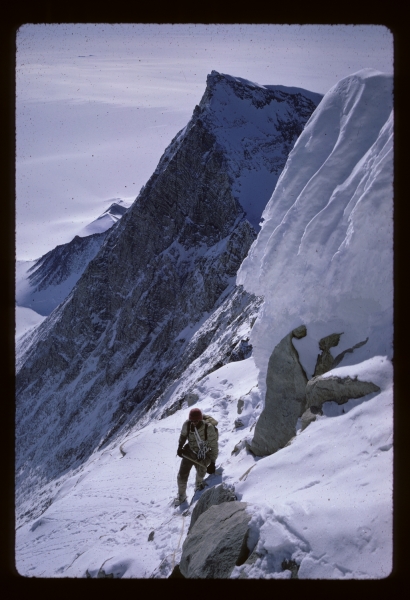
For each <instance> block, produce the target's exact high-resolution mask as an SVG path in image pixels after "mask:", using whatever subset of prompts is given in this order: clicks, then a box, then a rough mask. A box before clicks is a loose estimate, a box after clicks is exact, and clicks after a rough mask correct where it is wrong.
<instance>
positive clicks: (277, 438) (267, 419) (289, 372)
mask: <svg viewBox="0 0 410 600" xmlns="http://www.w3.org/2000/svg"><path fill="white" fill-rule="evenodd" d="M305 336H306V327H305V326H304V325H301V326H300V327H298V328H297V329H294V330H293V331H291V332H290V333H289V334H288V335H287V336H286V337H284V338H283V340H282V341H281V342H280V343H279V344H278V345H277V346H276V348H275V349H274V350H273V352H272V355H271V357H270V359H269V364H268V372H267V375H266V398H265V407H264V409H263V411H262V413H261V415H260V417H259V419H258V421H257V423H256V426H255V434H254V437H253V440H252V442H251V445H250V449H251V451H252V452H253V453H254V454H256V455H257V456H267V455H269V454H273V453H274V452H276V451H277V450H279V449H280V448H283V447H284V446H285V445H286V444H287V442H288V441H289V440H290V439H291V438H292V437H293V436H294V435H295V433H296V424H297V420H298V418H299V417H301V416H302V414H303V412H304V411H305V408H306V399H305V390H306V384H307V377H306V374H305V371H304V370H303V367H302V365H301V364H300V362H299V355H298V353H297V351H296V349H295V347H294V346H293V344H292V338H293V337H296V338H298V339H300V338H302V337H305Z"/></svg>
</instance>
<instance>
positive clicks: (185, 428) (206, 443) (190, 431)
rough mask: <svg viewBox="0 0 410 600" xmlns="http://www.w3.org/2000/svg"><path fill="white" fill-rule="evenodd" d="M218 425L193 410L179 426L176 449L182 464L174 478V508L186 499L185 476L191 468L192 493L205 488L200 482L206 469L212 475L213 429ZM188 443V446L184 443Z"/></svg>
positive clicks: (215, 435) (215, 449) (215, 439)
mask: <svg viewBox="0 0 410 600" xmlns="http://www.w3.org/2000/svg"><path fill="white" fill-rule="evenodd" d="M217 424H218V422H217V421H215V419H213V418H212V417H210V416H208V415H202V411H201V410H200V409H199V408H192V409H191V411H190V413H189V417H188V421H185V423H184V424H183V425H182V429H181V435H180V436H179V442H178V450H177V455H178V456H180V457H181V458H182V461H181V466H180V468H179V472H178V476H177V484H178V496H177V497H176V498H175V500H174V506H179V505H180V504H182V503H183V502H185V500H186V488H187V483H188V477H189V473H190V471H191V468H192V467H193V466H194V467H195V469H196V477H195V491H197V490H202V489H203V488H204V487H205V484H204V482H203V479H204V477H205V475H206V473H207V470H208V473H214V472H215V461H216V458H217V456H218V430H217V429H216V427H215V425H217ZM187 440H188V443H187V444H185V442H186V441H187ZM184 444H185V446H184ZM190 458H191V460H190Z"/></svg>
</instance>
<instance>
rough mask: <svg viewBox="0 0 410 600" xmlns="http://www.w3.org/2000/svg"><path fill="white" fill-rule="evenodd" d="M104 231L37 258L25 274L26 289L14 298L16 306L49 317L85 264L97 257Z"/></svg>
mask: <svg viewBox="0 0 410 600" xmlns="http://www.w3.org/2000/svg"><path fill="white" fill-rule="evenodd" d="M107 233H108V232H106V231H104V232H103V233H95V234H94V235H90V236H88V237H79V236H78V235H77V236H75V238H74V239H73V240H71V242H68V243H67V244H61V246H56V248H54V249H53V250H51V251H50V252H47V254H44V256H42V257H41V258H39V259H38V260H37V261H36V262H35V264H34V265H33V266H32V267H31V269H30V270H29V272H28V282H29V284H30V286H29V287H28V289H27V291H26V292H25V293H24V294H22V295H20V296H19V297H18V303H19V305H20V306H26V307H27V308H32V309H33V310H35V311H36V312H38V313H39V314H41V315H43V316H47V315H49V314H50V313H51V312H52V311H53V310H54V309H55V308H56V307H57V306H58V305H59V304H60V303H61V302H63V300H65V298H66V297H67V296H68V294H69V293H70V291H71V290H72V288H73V287H74V286H75V284H76V283H77V281H78V280H79V278H80V277H81V275H82V274H83V273H84V271H85V269H86V267H87V265H88V263H89V262H90V261H91V260H92V259H93V258H94V257H95V256H96V255H97V253H98V252H99V250H100V248H101V246H102V245H103V243H104V240H105V238H106V237H107Z"/></svg>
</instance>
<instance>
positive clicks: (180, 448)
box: [177, 446, 182, 458]
mask: <svg viewBox="0 0 410 600" xmlns="http://www.w3.org/2000/svg"><path fill="white" fill-rule="evenodd" d="M177 456H179V457H180V458H182V446H178V450H177Z"/></svg>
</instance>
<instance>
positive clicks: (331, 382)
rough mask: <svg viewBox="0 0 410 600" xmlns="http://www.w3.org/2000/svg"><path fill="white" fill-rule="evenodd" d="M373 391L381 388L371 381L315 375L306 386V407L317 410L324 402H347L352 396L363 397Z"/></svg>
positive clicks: (378, 390)
mask: <svg viewBox="0 0 410 600" xmlns="http://www.w3.org/2000/svg"><path fill="white" fill-rule="evenodd" d="M372 392H380V388H379V386H377V385H375V384H374V383H372V382H371V381H360V380H358V379H351V378H350V377H334V376H330V377H322V376H319V377H313V379H311V380H310V381H309V382H308V384H307V386H306V407H307V408H310V409H311V410H312V408H313V407H314V408H315V409H316V410H317V409H320V408H321V407H322V404H323V403H324V402H337V404H345V403H346V402H347V401H348V400H350V399H352V398H362V397H363V396H367V394H371V393H372Z"/></svg>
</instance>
